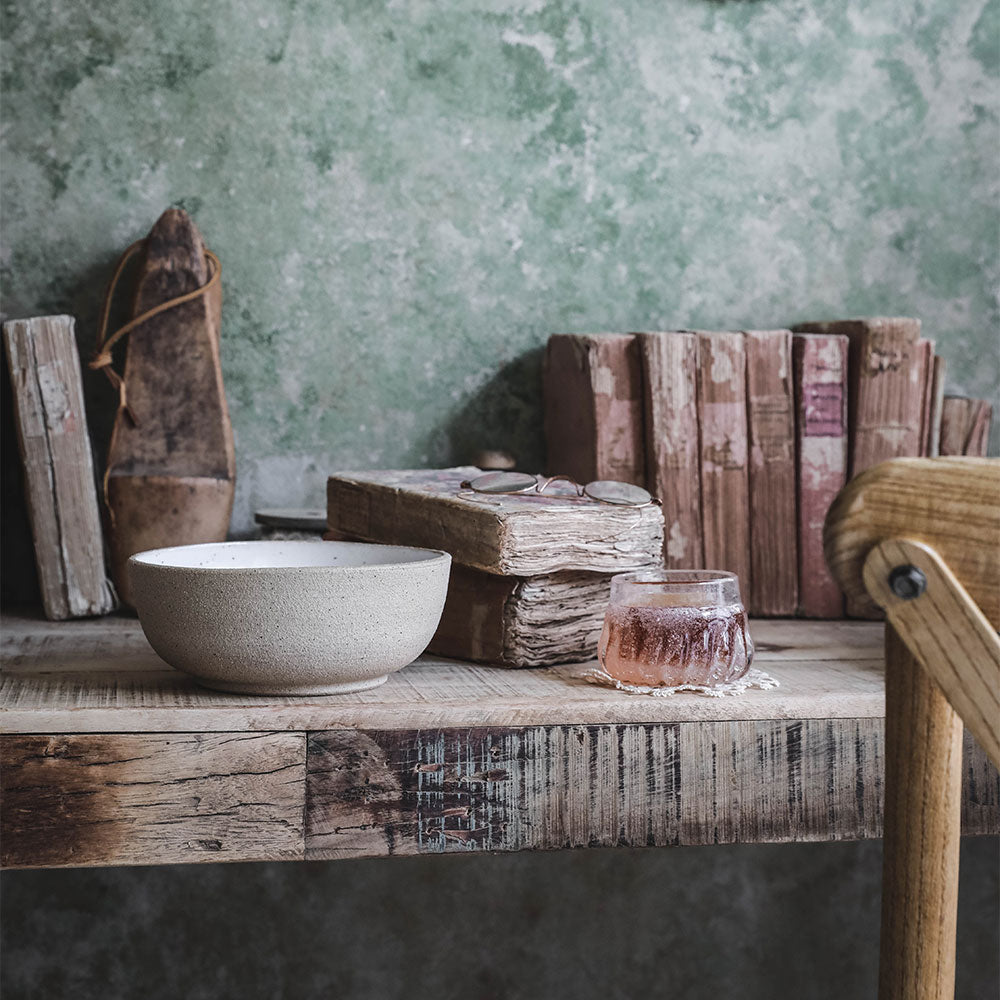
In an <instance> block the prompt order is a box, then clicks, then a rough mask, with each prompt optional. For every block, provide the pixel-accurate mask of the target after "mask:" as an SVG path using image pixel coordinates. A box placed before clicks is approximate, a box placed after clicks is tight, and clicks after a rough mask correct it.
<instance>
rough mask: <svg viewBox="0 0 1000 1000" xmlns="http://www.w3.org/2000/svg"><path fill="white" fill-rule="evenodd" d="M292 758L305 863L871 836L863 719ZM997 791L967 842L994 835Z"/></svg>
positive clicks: (867, 727) (360, 745)
mask: <svg viewBox="0 0 1000 1000" xmlns="http://www.w3.org/2000/svg"><path fill="white" fill-rule="evenodd" d="M969 750H970V762H971V761H977V762H978V757H977V755H976V751H975V749H974V747H972V746H971V745H970V748H969ZM979 756H981V754H980V755H979ZM308 761H309V764H308V769H309V774H308V779H307V796H308V801H309V808H308V820H307V829H306V856H307V858H311V859H321V858H350V857H373V856H383V855H412V854H421V853H438V852H449V851H476V850H485V851H518V850H537V849H558V848H574V847H645V846H666V845H674V844H725V843H781V842H791V841H808V840H850V839H860V838H865V837H878V836H880V835H881V832H882V766H883V746H882V722H881V720H876V719H854V720H849V721H845V722H844V723H843V724H841V725H837V724H833V723H831V722H829V721H824V720H803V721H750V720H747V721H742V722H715V723H703V724H693V723H675V724H646V725H626V726H623V725H617V726H616V725H608V726H545V727H530V728H524V729H509V728H473V729H460V730H458V729H446V730H422V731H421V730H410V731H396V732H392V733H388V732H384V731H372V730H363V731H358V730H334V731H330V732H320V733H312V734H310V737H309V750H308ZM977 766H978V763H973V764H972V768H976V767H977ZM997 784H998V782H997V778H996V773H995V772H993V774H992V784H990V783H987V784H986V785H985V786H980V787H977V788H970V789H969V792H970V798H975V799H976V801H970V808H969V810H968V819H967V826H966V830H967V832H969V833H972V832H985V830H989V829H995V828H996V827H997V825H998V823H997V821H998V816H997V797H998V790H997ZM970 785H971V781H970ZM984 792H985V793H986V794H987V795H988V796H989V803H988V804H986V805H985V806H984V805H981V804H979V802H978V799H979V798H981V797H982V795H983V793H984Z"/></svg>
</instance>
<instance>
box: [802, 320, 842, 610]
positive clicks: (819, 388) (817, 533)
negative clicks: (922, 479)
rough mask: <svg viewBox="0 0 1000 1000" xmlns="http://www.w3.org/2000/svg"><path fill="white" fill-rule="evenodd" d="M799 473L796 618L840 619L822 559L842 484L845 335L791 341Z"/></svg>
mask: <svg viewBox="0 0 1000 1000" xmlns="http://www.w3.org/2000/svg"><path fill="white" fill-rule="evenodd" d="M792 357H793V362H794V364H793V371H794V384H795V439H796V453H797V459H798V462H797V475H798V542H799V552H798V562H799V574H798V575H799V614H800V615H802V616H804V617H806V618H840V617H842V616H843V613H844V598H843V595H842V594H841V592H840V589H839V588H838V587H837V584H836V582H835V581H834V579H833V577H832V576H831V575H830V571H829V569H827V565H826V560H825V558H824V556H823V522H824V521H825V519H826V513H827V511H828V510H829V507H830V504H831V503H832V502H833V500H834V498H835V497H836V496H837V494H838V493H839V492H840V490H841V488H842V487H843V486H844V484H845V483H846V481H847V369H848V340H847V337H844V336H837V335H826V334H796V335H795V336H794V338H793V341H792Z"/></svg>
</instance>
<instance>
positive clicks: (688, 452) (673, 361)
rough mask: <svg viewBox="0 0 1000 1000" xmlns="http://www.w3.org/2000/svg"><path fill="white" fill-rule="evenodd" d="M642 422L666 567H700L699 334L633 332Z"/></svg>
mask: <svg viewBox="0 0 1000 1000" xmlns="http://www.w3.org/2000/svg"><path fill="white" fill-rule="evenodd" d="M636 337H637V342H638V345H639V354H640V357H641V359H642V387H643V412H644V418H645V426H646V486H647V489H648V490H649V491H650V493H652V494H653V495H654V496H656V497H659V498H660V500H661V502H662V503H663V535H664V538H663V557H664V561H665V563H666V565H667V567H668V568H671V569H698V568H700V567H702V566H704V554H703V551H702V534H701V473H700V455H699V445H698V436H699V431H698V336H697V335H696V334H693V333H680V332H677V333H641V334H637V335H636Z"/></svg>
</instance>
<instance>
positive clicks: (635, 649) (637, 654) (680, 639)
mask: <svg viewBox="0 0 1000 1000" xmlns="http://www.w3.org/2000/svg"><path fill="white" fill-rule="evenodd" d="M598 658H599V659H600V662H601V666H602V667H603V668H604V671H605V673H607V674H610V675H611V676H612V677H614V678H615V679H617V680H619V681H622V682H624V683H626V684H636V685H641V686H644V687H676V686H677V685H680V684H696V685H699V686H704V687H717V686H719V685H721V684H727V683H729V682H730V681H735V680H738V679H739V678H740V677H742V676H743V675H744V674H745V673H746V672H747V671H748V670H749V669H750V664H751V662H752V661H753V640H752V639H751V638H750V633H749V631H748V629H747V615H746V611H745V610H744V608H743V604H742V602H741V601H740V582H739V579H738V578H737V577H736V575H735V574H734V573H723V572H721V571H717V570H643V571H639V572H635V573H621V574H619V575H618V576H614V577H612V578H611V603H610V604H609V605H608V610H607V612H606V613H605V616H604V631H603V632H602V633H601V640H600V644H599V646H598Z"/></svg>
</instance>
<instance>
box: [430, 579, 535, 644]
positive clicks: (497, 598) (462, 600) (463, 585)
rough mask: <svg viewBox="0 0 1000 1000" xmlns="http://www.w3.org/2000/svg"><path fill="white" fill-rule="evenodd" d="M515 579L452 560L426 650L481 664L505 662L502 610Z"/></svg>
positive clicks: (516, 580)
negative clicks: (443, 596)
mask: <svg viewBox="0 0 1000 1000" xmlns="http://www.w3.org/2000/svg"><path fill="white" fill-rule="evenodd" d="M518 582H519V580H518V578H517V577H512V576H496V575H494V574H492V573H483V572H479V571H477V570H474V569H472V568H470V567H468V566H463V565H461V563H452V566H451V575H450V577H449V578H448V596H447V597H446V598H445V602H444V610H443V611H442V613H441V621H440V622H439V623H438V627H437V631H436V632H435V633H434V636H433V637H432V638H431V641H430V643H429V644H428V646H427V651H428V652H429V653H434V654H435V655H437V656H449V657H453V658H455V659H459V660H477V661H479V662H482V663H502V662H504V650H505V641H504V609H505V606H506V604H507V601H508V600H509V598H510V596H511V595H512V594H513V593H514V592H515V590H516V589H517V585H518Z"/></svg>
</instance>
